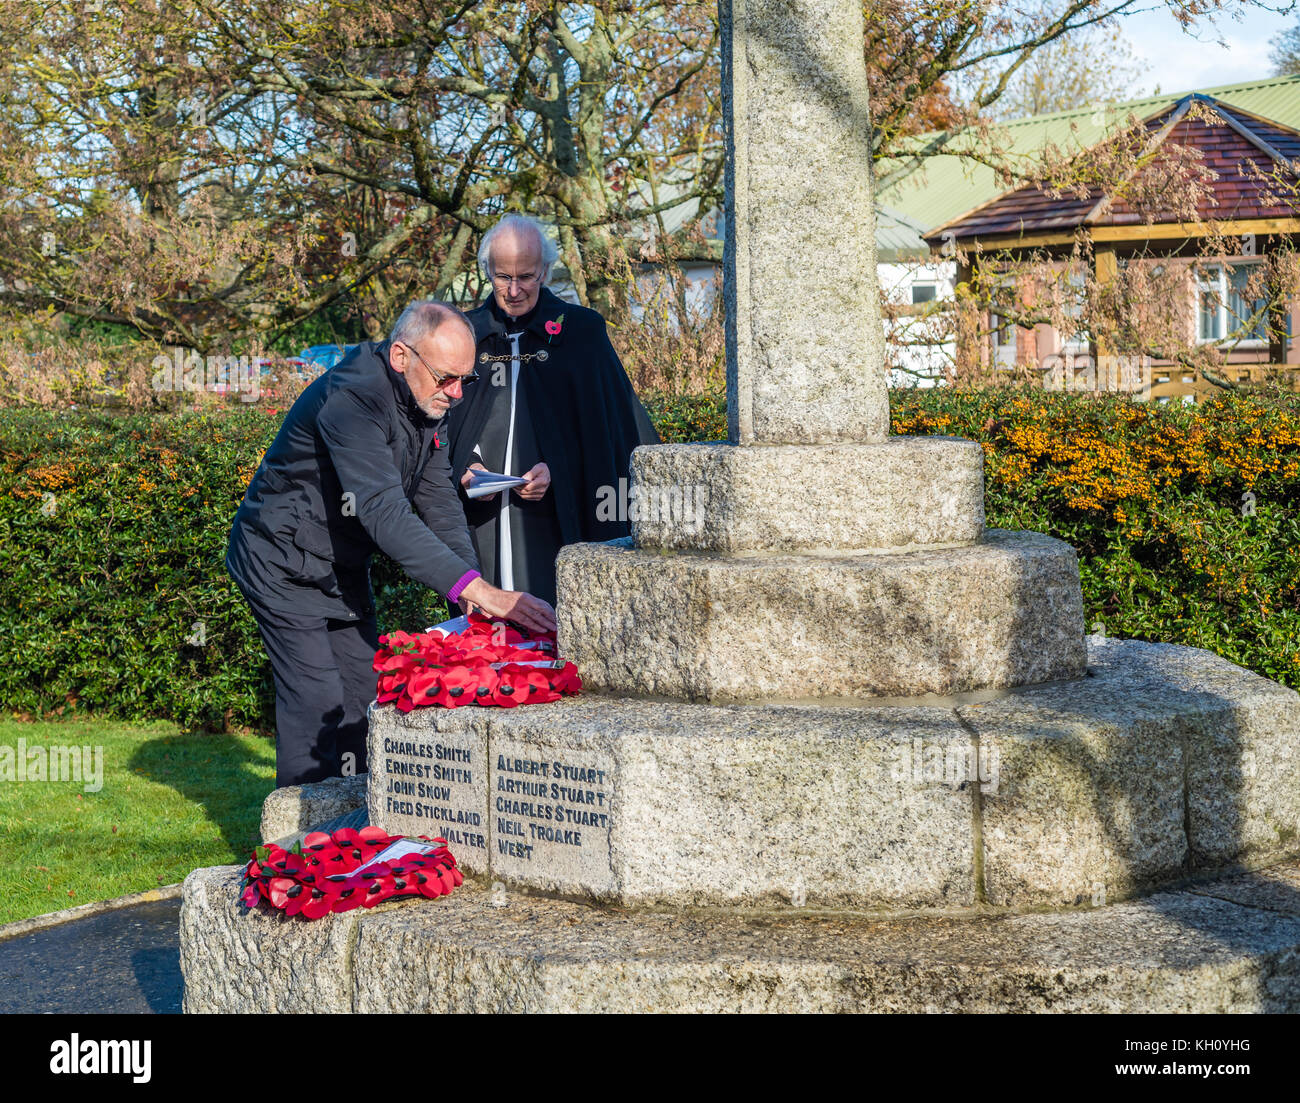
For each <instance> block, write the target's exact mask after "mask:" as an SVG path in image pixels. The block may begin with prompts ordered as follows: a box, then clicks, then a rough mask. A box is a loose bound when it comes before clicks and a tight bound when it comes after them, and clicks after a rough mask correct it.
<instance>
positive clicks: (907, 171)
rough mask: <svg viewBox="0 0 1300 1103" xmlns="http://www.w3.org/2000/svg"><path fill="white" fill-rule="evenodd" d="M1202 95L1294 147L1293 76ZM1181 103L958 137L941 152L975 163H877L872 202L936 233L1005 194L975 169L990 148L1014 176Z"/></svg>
mask: <svg viewBox="0 0 1300 1103" xmlns="http://www.w3.org/2000/svg"><path fill="white" fill-rule="evenodd" d="M1201 91H1202V92H1203V93H1204V94H1206V95H1209V96H1212V97H1213V98H1214V99H1215V100H1217V101H1218V102H1219V104H1220V105H1221V106H1223V107H1225V108H1227V109H1229V110H1231V111H1233V112H1234V113H1236V112H1241V113H1244V114H1248V115H1252V116H1254V117H1255V118H1256V119H1257V120H1258V119H1264V120H1272V121H1271V122H1270V123H1268V124H1267V125H1268V126H1271V127H1275V128H1277V130H1279V131H1280V132H1281V133H1284V134H1286V135H1289V136H1290V137H1289V138H1288V139H1287V140H1288V141H1291V142H1294V140H1295V139H1294V135H1295V132H1296V130H1297V129H1300V76H1287V77H1262V78H1260V79H1257V80H1250V81H1242V82H1239V83H1237V84H1224V85H1218V86H1216V87H1213V88H1205V89H1202V90H1201ZM1185 96H1186V93H1182V92H1179V93H1162V94H1159V95H1155V96H1146V97H1143V98H1142V99H1137V100H1128V101H1125V102H1123V103H1117V104H1113V105H1109V106H1105V107H1096V106H1094V105H1092V104H1080V105H1079V107H1077V108H1074V109H1072V110H1069V111H1057V112H1054V113H1052V114H1048V115H1032V116H1028V117H1026V118H1022V119H1011V120H1009V121H1007V122H1004V123H1000V124H998V125H997V127H996V129H995V132H994V134H993V135H992V136H991V137H985V136H982V135H976V134H974V132H972V133H971V134H970V135H964V134H957V135H955V136H954V137H953V140H952V141H951V142H950V143H949V144H948V145H947V146H945V147H944V148H945V149H949V150H952V149H960V148H962V146H963V144H969V145H972V146H974V147H976V148H977V149H978V151H979V153H980V154H981V161H975V160H972V159H970V158H968V157H960V156H957V155H955V154H953V153H943V154H940V155H938V156H930V157H925V158H924V159H921V160H917V161H905V160H903V159H894V160H887V161H882V162H880V163H878V164H877V166H876V178H877V191H876V200H877V202H878V203H879V204H883V205H885V206H888V207H892V208H893V209H894V210H896V211H898V212H899V213H901V214H903V215H905V216H907V217H908V218H909V219H911V220H913V221H914V222H918V223H920V224H921V225H922V226H925V227H927V229H928V228H932V227H938V226H940V225H942V224H943V223H946V222H949V221H951V220H952V219H954V218H957V217H958V216H960V215H961V214H962V213H963V212H967V211H971V210H973V209H974V208H975V207H978V206H979V205H981V204H983V203H986V202H988V201H989V200H990V199H993V198H995V197H997V196H999V195H1001V194H1002V193H1003V192H1005V191H1006V188H1007V185H1006V184H1005V183H1004V182H1003V181H1002V180H1000V179H999V177H998V176H997V174H996V173H995V172H994V170H993V168H991V167H990V166H989V165H988V164H985V163H982V161H983V160H986V159H987V155H988V153H989V150H990V146H991V147H992V148H997V149H1005V150H1007V151H1008V152H1007V157H1006V161H1007V162H1008V164H1009V165H1010V167H1012V168H1013V169H1014V168H1015V166H1016V165H1017V164H1026V165H1027V164H1029V163H1031V162H1032V161H1033V160H1034V159H1035V158H1036V157H1037V155H1038V152H1039V151H1040V150H1042V149H1044V148H1045V147H1047V146H1048V145H1055V146H1057V147H1059V148H1062V149H1078V150H1083V149H1087V148H1089V147H1090V146H1094V145H1096V144H1097V143H1098V142H1099V141H1101V140H1102V139H1103V138H1104V137H1105V136H1106V135H1107V134H1110V133H1113V132H1114V131H1115V130H1116V129H1118V128H1119V127H1120V126H1121V125H1123V124H1124V122H1125V121H1126V120H1127V119H1128V117H1129V116H1130V115H1132V116H1134V117H1135V118H1139V119H1141V118H1146V117H1149V116H1151V115H1153V114H1155V113H1158V112H1161V111H1162V110H1164V109H1166V108H1169V107H1172V106H1173V105H1175V104H1176V103H1178V101H1180V100H1182V99H1183V98H1185ZM1257 125H1258V124H1257ZM938 137H939V135H937V134H934V133H931V134H923V135H920V136H918V137H917V138H916V139H914V141H915V143H916V144H917V145H918V146H924V145H926V144H928V143H932V142H934V141H935V140H936V138H938ZM1279 150H1280V152H1283V153H1285V154H1287V155H1288V156H1290V155H1292V151H1291V149H1290V148H1284V147H1281V146H1279ZM1026 175H1027V173H1026Z"/></svg>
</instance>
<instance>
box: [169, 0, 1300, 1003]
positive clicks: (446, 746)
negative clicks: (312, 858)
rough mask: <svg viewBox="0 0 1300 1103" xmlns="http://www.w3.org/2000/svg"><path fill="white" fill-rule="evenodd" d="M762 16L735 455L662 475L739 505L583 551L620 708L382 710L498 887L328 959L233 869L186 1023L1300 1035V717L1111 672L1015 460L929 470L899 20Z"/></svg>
mask: <svg viewBox="0 0 1300 1103" xmlns="http://www.w3.org/2000/svg"><path fill="white" fill-rule="evenodd" d="M722 16H723V23H724V26H725V31H726V36H725V38H724V46H723V49H724V81H725V88H724V98H725V105H726V122H727V142H728V148H727V158H728V159H727V218H726V234H727V239H726V270H725V288H726V308H727V388H728V406H729V418H730V426H729V429H730V432H729V440H728V441H727V442H725V443H717V444H702V445H664V446H659V447H650V448H639V449H638V450H637V451H636V453H635V454H634V457H633V480H632V481H633V489H634V492H635V493H636V494H637V495H638V496H648V497H649V498H650V499H653V498H655V497H656V496H659V497H662V496H665V495H670V494H673V493H676V494H679V495H680V496H681V499H682V500H689V501H691V502H693V503H696V502H698V503H699V504H700V505H701V508H700V509H698V510H695V511H692V512H691V514H690V516H689V517H684V516H682V515H681V512H680V511H678V512H677V514H675V513H674V511H672V510H647V511H645V512H644V515H643V516H640V517H639V519H638V520H636V522H635V523H634V525H633V535H632V537H631V539H630V540H624V541H617V542H613V543H609V544H579V545H572V546H569V547H567V548H565V549H564V550H563V551H562V552H561V555H560V560H559V602H558V610H557V611H558V616H559V621H560V628H559V648H560V653H561V654H563V655H564V656H565V657H567V658H569V659H572V660H573V661H574V662H575V663H577V666H578V669H579V671H580V673H581V675H582V678H583V681H584V686H585V689H584V692H583V693H582V694H581V695H580V696H578V697H575V698H571V699H565V700H562V701H558V702H555V703H552V704H542V705H536V706H530V707H527V708H518V709H510V710H501V709H479V708H463V709H455V710H443V709H438V708H423V709H416V710H413V711H411V712H409V713H405V714H403V713H399V712H398V711H397V710H396V709H394V708H393V707H392V706H391V705H390V706H384V707H379V706H372V708H371V719H370V749H369V754H370V764H371V772H370V774H369V777H368V779H367V780H366V782H365V802H366V807H365V812H364V815H366V816H368V819H369V822H370V823H372V824H375V825H378V826H380V827H382V828H384V829H385V830H386V831H388V832H390V833H393V834H398V833H401V834H411V835H430V836H436V835H442V836H445V837H446V839H447V840H448V842H449V845H450V848H451V850H452V852H453V853H454V854H455V855H456V857H457V859H458V861H459V862H460V865H461V868H462V869H463V870H464V871H465V872H466V874H467V880H466V883H465V884H464V886H462V887H461V888H460V889H459V890H457V892H456V893H454V894H453V895H451V896H450V897H447V898H445V899H440V900H436V901H418V900H417V901H405V900H395V901H390V902H388V903H385V904H381V905H380V906H379V907H377V908H375V909H373V910H362V909H357V910H354V911H350V912H346V913H344V914H341V915H330V916H326V917H325V918H323V919H320V920H317V921H312V922H305V921H302V920H300V919H286V918H285V917H283V916H282V915H279V914H268V913H266V912H263V911H259V910H249V909H247V908H245V907H244V906H243V905H242V904H241V903H240V902H239V896H240V890H239V884H240V875H241V867H234V866H229V867H220V868H215V869H200V870H196V871H194V872H193V873H192V874H191V875H190V877H189V878H188V879H187V881H186V883H185V898H184V907H183V910H182V919H181V944H182V945H181V957H182V966H183V970H184V977H185V1008H186V1010H187V1011H191V1012H204V1011H259V1012H292V1011H315V1012H319V1011H339V1012H345V1011H359V1012H373V1011H394V1012H399V1011H400V1012H413V1011H426V1012H452V1011H481V1012H500V1011H522V1012H554V1011H864V1012H878V1011H907V1012H910V1011H971V1012H988V1011H1016V1012H1024V1011H1196V1012H1214V1011H1297V1010H1300V864H1297V862H1296V858H1297V856H1298V855H1300V696H1298V695H1297V694H1296V693H1294V692H1292V691H1291V690H1289V689H1286V688H1284V687H1282V686H1281V685H1278V684H1276V683H1274V682H1271V681H1268V680H1266V679H1264V678H1261V677H1258V676H1256V675H1254V674H1252V673H1250V672H1248V671H1246V670H1243V669H1241V668H1240V667H1237V666H1235V665H1233V664H1232V663H1230V662H1228V661H1226V660H1224V659H1221V658H1219V657H1217V656H1215V655H1213V654H1210V653H1208V652H1205V651H1199V650H1195V649H1191V648H1187V647H1177V646H1171V645H1164V644H1151V643H1143V642H1139V641H1126V640H1114V639H1100V638H1087V637H1085V634H1084V613H1083V603H1082V595H1081V591H1080V584H1079V572H1078V563H1077V559H1076V556H1075V552H1074V550H1073V549H1072V548H1071V547H1069V546H1068V545H1066V544H1064V543H1062V542H1061V541H1059V540H1055V539H1052V538H1050V537H1047V536H1044V535H1041V534H1037V533H1032V532H1009V531H996V530H988V529H985V527H984V515H983V453H982V451H981V449H980V447H979V446H978V445H977V444H975V443H972V442H969V441H963V440H957V439H951V438H943V437H932V438H916V437H908V438H901V437H900V438H892V437H890V436H889V432H888V430H889V406H888V400H887V394H886V384H885V380H886V372H885V364H884V353H883V331H882V327H881V318H880V306H879V294H878V289H877V286H876V266H875V243H874V232H875V227H874V218H873V205H872V181H871V168H870V166H871V156H870V153H871V135H870V125H869V121H868V112H867V78H866V72H865V69H864V66H863V64H862V56H863V26H862V14H861V5H860V4H859V3H857V2H856V0H729V2H728V0H724V3H723V8H722ZM846 478H847V479H848V480H850V482H849V485H844V484H845V479H846ZM639 500H646V499H645V498H644V497H642V498H639ZM359 785H360V781H359V780H353V781H348V782H339V783H337V784H331V783H325V784H323V785H321V786H317V787H309V788H311V789H312V791H311V792H308V791H306V790H305V789H304V790H303V791H299V792H297V793H291V792H289V791H286V790H281V791H280V792H279V793H277V794H276V795H275V796H274V797H272V798H271V801H268V809H270V808H271V805H272V803H273V802H278V805H277V807H287V806H288V805H290V804H293V802H295V801H296V802H298V804H297V807H299V808H300V809H301V812H300V815H299V818H298V819H297V820H295V821H292V822H291V821H286V820H276V819H275V817H274V816H272V817H271V818H270V820H267V819H264V833H266V834H267V836H268V837H271V835H272V833H273V832H275V831H279V833H280V834H284V833H285V831H292V830H301V829H304V828H309V827H314V826H319V825H321V824H322V823H324V822H325V821H327V820H329V819H330V818H331V817H334V816H336V815H337V814H338V813H339V812H340V811H346V810H347V808H348V807H349V804H348V802H347V800H346V795H347V794H346V792H345V790H347V789H348V787H349V786H352V787H354V788H357V787H359ZM340 794H342V796H341V795H340ZM359 799H360V797H359V795H358V796H356V798H355V799H354V801H353V803H355V802H356V801H357V800H359ZM313 814H314V815H315V818H314V819H313V818H311V817H312V815H313ZM356 818H359V817H354V819H356ZM277 823H278V824H279V827H278V828H277V827H276V826H275V824H277Z"/></svg>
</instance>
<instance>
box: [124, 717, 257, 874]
mask: <svg viewBox="0 0 1300 1103" xmlns="http://www.w3.org/2000/svg"><path fill="white" fill-rule="evenodd" d="M267 748H268V751H269V754H266V755H262V754H259V753H258V751H257V749H256V748H255V747H254V746H250V743H249V738H248V737H244V738H235V737H234V736H231V735H223V734H210V733H203V732H186V733H185V734H183V735H168V736H162V737H160V738H157V739H150V740H148V741H147V742H144V743H141V744H140V745H139V746H138V747H136V749H135V751H134V752H133V753H132V755H131V760H130V762H129V763H128V767H129V768H130V770H131V771H132V772H133V773H135V774H138V775H139V776H140V777H142V778H146V779H147V780H149V781H153V782H156V783H158V784H159V785H166V786H167V787H168V788H170V789H174V790H176V792H178V793H180V794H181V795H182V796H183V797H185V798H186V799H187V800H189V801H192V802H193V803H195V804H198V805H201V806H202V807H203V810H204V811H205V812H206V813H207V817H208V819H209V820H211V821H212V822H213V823H214V824H216V825H217V828H218V829H219V830H220V832H221V837H222V839H223V840H224V841H225V843H226V845H227V846H229V847H230V849H231V851H232V852H233V853H234V854H235V855H236V856H237V857H242V856H244V855H247V854H248V853H249V852H250V851H251V850H252V849H253V847H255V846H256V845H257V844H258V843H259V842H260V841H261V820H262V802H263V801H264V800H265V799H266V797H267V795H268V794H269V793H270V792H271V790H273V789H274V788H275V752H274V747H273V745H272V744H271V742H270V741H269V740H268V741H267Z"/></svg>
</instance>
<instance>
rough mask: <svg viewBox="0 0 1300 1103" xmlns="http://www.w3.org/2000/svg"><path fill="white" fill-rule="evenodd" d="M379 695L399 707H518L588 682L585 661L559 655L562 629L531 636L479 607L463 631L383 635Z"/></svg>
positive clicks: (378, 668) (377, 662)
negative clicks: (582, 668) (583, 675)
mask: <svg viewBox="0 0 1300 1103" xmlns="http://www.w3.org/2000/svg"><path fill="white" fill-rule="evenodd" d="M379 643H380V649H379V651H378V652H377V653H376V654H375V662H374V669H375V673H376V674H378V676H379V682H378V687H377V691H376V699H377V701H378V703H379V704H381V705H386V704H388V703H389V702H390V701H395V702H396V703H397V708H398V710H399V711H400V712H410V711H411V709H414V708H420V707H422V706H424V705H441V706H442V707H443V708H449V709H453V708H458V707H459V706H461V705H483V706H496V707H498V708H514V707H515V706H516V705H535V704H539V703H541V702H544V701H558V700H559V699H560V698H561V697H563V696H565V695H566V694H573V693H577V692H579V690H581V689H582V680H581V679H580V678H579V677H578V668H577V667H576V666H574V665H573V663H570V662H565V661H564V660H562V659H557V658H556V657H555V635H554V633H548V634H547V635H544V636H532V637H525V636H524V635H523V633H521V632H520V631H518V630H517V629H515V628H511V627H509V626H507V625H505V624H504V623H502V622H501V621H492V620H489V619H487V618H486V617H481V616H479V615H477V614H471V615H470V617H469V627H468V628H467V629H466V630H465V631H464V632H452V633H450V634H445V633H443V632H390V633H389V634H388V635H386V636H380V637H379Z"/></svg>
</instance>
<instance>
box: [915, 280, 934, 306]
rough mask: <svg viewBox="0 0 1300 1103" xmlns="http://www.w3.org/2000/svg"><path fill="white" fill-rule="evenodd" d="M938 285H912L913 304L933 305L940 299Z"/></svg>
mask: <svg viewBox="0 0 1300 1103" xmlns="http://www.w3.org/2000/svg"><path fill="white" fill-rule="evenodd" d="M938 291H939V288H938V285H937V284H933V283H914V284H912V303H913V304H914V305H915V304H916V303H932V302H934V300H935V299H936V298H937V297H938Z"/></svg>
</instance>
